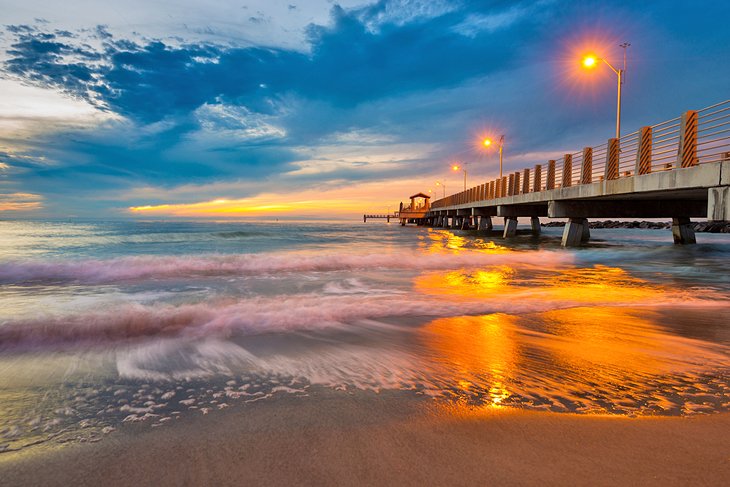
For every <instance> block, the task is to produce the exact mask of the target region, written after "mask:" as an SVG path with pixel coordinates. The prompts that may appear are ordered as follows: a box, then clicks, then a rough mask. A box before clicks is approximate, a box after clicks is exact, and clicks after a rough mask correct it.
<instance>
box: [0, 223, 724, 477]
mask: <svg viewBox="0 0 730 487" xmlns="http://www.w3.org/2000/svg"><path fill="white" fill-rule="evenodd" d="M560 230H561V229H559V228H555V229H553V228H546V229H545V231H544V233H543V235H542V236H541V237H540V238H534V237H532V236H530V235H524V234H520V235H518V236H517V237H516V238H515V239H511V240H503V239H500V238H497V237H495V236H494V235H491V234H480V233H478V232H473V231H449V230H441V229H433V228H425V227H406V228H401V227H400V226H397V225H387V224H382V225H381V224H374V225H371V224H360V223H358V224H350V223H322V222H310V223H241V222H187V223H186V222H115V223H108V222H86V223H77V222H76V223H70V222H11V223H8V222H4V223H3V225H2V231H3V233H2V234H3V235H4V238H3V240H0V255H2V256H4V257H3V258H2V259H0V297H1V298H2V300H3V305H4V306H3V307H2V309H0V376H1V377H2V382H0V475H1V476H2V479H3V484H7V485H70V484H75V485H100V484H103V485H234V484H235V485H241V484H243V485H249V484H251V485H443V484H447V483H449V484H456V485H475V484H477V485H538V484H540V485H544V484H549V485H566V484H569V485H616V484H621V485H624V484H627V485H632V484H635V485H687V484H692V485H718V484H719V483H721V482H722V480H723V479H724V478H727V475H728V473H729V472H728V466H729V460H730V457H728V455H727V452H728V451H730V449H729V448H728V446H730V440H728V436H727V434H726V432H727V431H728V427H729V426H730V416H729V414H730V399H729V398H730V328H728V323H727V316H728V310H730V301H729V300H728V296H730V280H729V279H728V277H727V275H726V273H725V272H724V271H723V269H724V266H725V265H726V262H727V257H728V255H730V237H728V236H727V235H722V234H714V235H711V234H707V235H703V236H702V237H700V238H701V239H704V241H703V242H701V243H700V244H698V245H696V246H688V247H677V246H674V245H673V244H672V243H671V235H670V232H668V231H663V230H641V229H606V230H601V229H597V230H595V231H594V234H593V236H592V239H591V242H590V243H589V244H588V245H587V246H585V247H584V248H580V249H563V248H561V247H560Z"/></svg>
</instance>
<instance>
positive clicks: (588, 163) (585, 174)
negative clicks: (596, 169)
mask: <svg viewBox="0 0 730 487" xmlns="http://www.w3.org/2000/svg"><path fill="white" fill-rule="evenodd" d="M591 182H593V148H592V147H585V148H584V149H583V162H582V163H581V166H580V184H590V183H591Z"/></svg>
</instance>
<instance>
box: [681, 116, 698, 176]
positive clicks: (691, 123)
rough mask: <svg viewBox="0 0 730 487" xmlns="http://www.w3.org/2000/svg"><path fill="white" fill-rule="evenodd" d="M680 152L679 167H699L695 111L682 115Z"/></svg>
mask: <svg viewBox="0 0 730 487" xmlns="http://www.w3.org/2000/svg"><path fill="white" fill-rule="evenodd" d="M678 152H679V153H678V154H677V165H678V166H679V167H692V166H696V165H697V162H698V161H697V112H696V111H694V110H689V111H687V112H685V113H683V114H682V120H681V122H680V124H679V151H678Z"/></svg>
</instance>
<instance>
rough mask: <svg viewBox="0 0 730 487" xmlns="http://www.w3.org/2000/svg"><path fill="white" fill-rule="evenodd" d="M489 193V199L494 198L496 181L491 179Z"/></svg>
mask: <svg viewBox="0 0 730 487" xmlns="http://www.w3.org/2000/svg"><path fill="white" fill-rule="evenodd" d="M488 191H489V192H488V193H487V199H488V200H493V199H494V181H489V189H488Z"/></svg>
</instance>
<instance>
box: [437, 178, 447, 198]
mask: <svg viewBox="0 0 730 487" xmlns="http://www.w3.org/2000/svg"><path fill="white" fill-rule="evenodd" d="M436 186H441V187H442V188H443V189H444V198H446V185H445V184H444V183H442V182H441V181H436Z"/></svg>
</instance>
